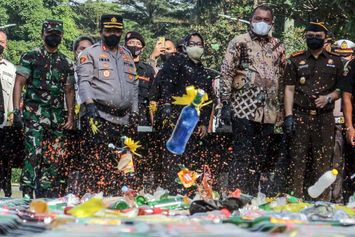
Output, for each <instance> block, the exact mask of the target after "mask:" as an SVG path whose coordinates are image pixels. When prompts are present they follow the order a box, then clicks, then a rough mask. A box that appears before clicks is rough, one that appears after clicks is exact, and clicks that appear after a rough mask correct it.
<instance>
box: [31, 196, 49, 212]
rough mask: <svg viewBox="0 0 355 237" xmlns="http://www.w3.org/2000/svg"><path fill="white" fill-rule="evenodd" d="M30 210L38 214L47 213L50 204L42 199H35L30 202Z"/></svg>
mask: <svg viewBox="0 0 355 237" xmlns="http://www.w3.org/2000/svg"><path fill="white" fill-rule="evenodd" d="M29 210H30V211H31V212H34V213H36V214H45V213H48V211H49V209H48V204H47V203H46V202H45V201H43V200H41V199H35V200H33V201H32V202H31V203H30V207H29Z"/></svg>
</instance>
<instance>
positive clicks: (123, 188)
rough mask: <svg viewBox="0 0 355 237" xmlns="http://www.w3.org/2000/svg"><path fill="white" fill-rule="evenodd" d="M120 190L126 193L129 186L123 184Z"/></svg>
mask: <svg viewBox="0 0 355 237" xmlns="http://www.w3.org/2000/svg"><path fill="white" fill-rule="evenodd" d="M121 191H122V192H123V193H127V192H128V191H129V188H128V187H127V186H123V187H122V188H121Z"/></svg>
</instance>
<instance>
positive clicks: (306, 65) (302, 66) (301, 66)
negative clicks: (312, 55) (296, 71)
mask: <svg viewBox="0 0 355 237" xmlns="http://www.w3.org/2000/svg"><path fill="white" fill-rule="evenodd" d="M307 67H308V64H305V65H300V66H298V68H307Z"/></svg>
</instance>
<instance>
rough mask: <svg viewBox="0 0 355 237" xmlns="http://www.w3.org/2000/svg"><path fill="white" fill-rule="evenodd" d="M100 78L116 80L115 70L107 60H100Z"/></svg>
mask: <svg viewBox="0 0 355 237" xmlns="http://www.w3.org/2000/svg"><path fill="white" fill-rule="evenodd" d="M98 69H99V70H98V71H99V79H101V80H114V79H115V75H114V70H113V68H112V67H111V65H110V64H109V63H107V62H100V64H99V68H98Z"/></svg>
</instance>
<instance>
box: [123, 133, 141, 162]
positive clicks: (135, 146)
mask: <svg viewBox="0 0 355 237" xmlns="http://www.w3.org/2000/svg"><path fill="white" fill-rule="evenodd" d="M139 142H140V141H137V142H135V141H134V140H133V139H132V138H129V137H127V138H126V139H125V140H124V142H123V143H124V145H125V148H128V149H129V150H130V152H132V153H133V154H135V155H137V156H139V157H142V155H140V154H138V153H137V152H136V150H137V149H138V148H139V147H141V146H142V145H140V144H139Z"/></svg>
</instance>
